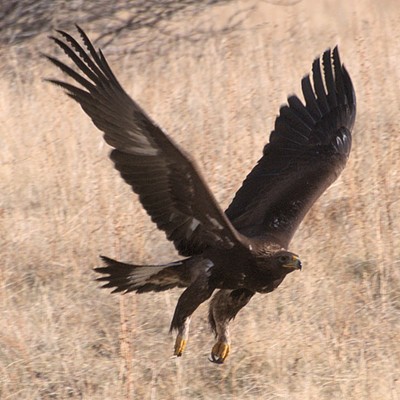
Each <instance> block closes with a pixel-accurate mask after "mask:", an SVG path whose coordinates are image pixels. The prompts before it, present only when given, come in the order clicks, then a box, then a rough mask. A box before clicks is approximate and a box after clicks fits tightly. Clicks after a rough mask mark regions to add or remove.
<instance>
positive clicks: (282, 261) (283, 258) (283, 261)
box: [278, 256, 289, 264]
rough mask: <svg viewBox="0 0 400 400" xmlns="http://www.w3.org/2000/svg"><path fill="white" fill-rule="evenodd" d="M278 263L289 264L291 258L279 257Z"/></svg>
mask: <svg viewBox="0 0 400 400" xmlns="http://www.w3.org/2000/svg"><path fill="white" fill-rule="evenodd" d="M278 261H279V262H280V263H281V264H287V263H288V262H289V256H279V258H278Z"/></svg>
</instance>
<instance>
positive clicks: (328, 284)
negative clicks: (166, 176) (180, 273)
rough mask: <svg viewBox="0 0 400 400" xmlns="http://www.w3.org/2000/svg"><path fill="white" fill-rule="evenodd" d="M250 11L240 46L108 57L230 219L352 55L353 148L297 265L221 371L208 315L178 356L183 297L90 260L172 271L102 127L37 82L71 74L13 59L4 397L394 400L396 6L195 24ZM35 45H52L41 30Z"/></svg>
mask: <svg viewBox="0 0 400 400" xmlns="http://www.w3.org/2000/svg"><path fill="white" fill-rule="evenodd" d="M249 4H253V5H255V7H256V8H255V10H254V11H253V12H251V13H250V14H249V16H248V18H247V19H246V21H245V22H244V25H243V27H242V29H241V30H240V31H237V32H235V33H233V34H228V35H226V36H216V37H215V38H210V39H209V40H207V41H205V42H204V43H189V42H187V41H179V42H177V44H176V46H175V47H174V49H173V50H172V51H170V52H168V53H167V54H166V55H164V56H162V57H161V56H160V57H151V56H150V55H144V56H143V57H135V56H133V55H126V56H119V55H118V51H113V52H112V54H111V56H110V57H109V61H110V63H111V65H112V66H113V68H114V69H115V72H116V73H117V76H118V77H119V78H120V80H121V82H122V84H123V85H124V86H125V88H126V90H127V92H128V93H130V94H131V95H132V96H133V97H134V98H135V99H136V100H138V101H139V103H140V104H141V105H142V106H143V107H144V108H145V109H146V110H147V111H148V113H149V114H150V115H151V116H153V118H154V119H156V120H157V122H158V123H159V124H160V125H161V126H163V127H164V128H165V129H166V130H167V131H168V132H169V133H170V134H171V136H173V137H174V139H176V140H177V141H178V142H179V143H181V144H182V146H183V147H184V148H185V149H186V150H188V151H189V152H190V153H192V154H193V155H194V156H195V158H196V160H197V161H198V163H199V164H200V166H201V168H202V171H203V172H204V175H205V177H206V179H207V181H208V182H209V185H210V186H211V188H212V190H213V191H214V193H215V194H216V197H217V199H218V200H219V201H220V202H221V204H222V205H223V206H224V207H225V206H227V205H228V204H229V201H230V199H231V198H232V196H233V194H234V193H235V191H236V190H237V189H238V187H239V185H240V183H241V182H242V180H243V178H244V177H245V175H246V174H247V173H248V172H249V171H250V169H251V168H252V166H253V165H254V163H255V162H256V160H257V159H258V158H259V157H260V155H261V151H262V147H263V145H264V144H265V142H266V141H267V139H268V136H269V132H270V130H271V129H272V127H273V122H274V118H275V116H276V114H277V113H278V110H279V106H280V105H281V104H282V103H284V101H285V99H286V96H287V95H288V94H290V93H293V92H296V93H299V92H300V79H301V77H302V76H303V75H304V74H305V73H307V72H308V71H309V70H310V67H311V63H312V61H313V59H314V57H316V56H318V55H319V54H321V53H322V52H323V51H324V50H325V49H326V48H327V47H330V46H334V45H335V44H336V43H339V45H340V49H341V56H342V60H343V61H344V63H345V64H346V66H347V68H348V70H349V72H350V74H351V76H352V79H353V82H354V85H355V88H356V93H357V99H358V115H357V120H356V126H355V131H354V141H353V151H352V154H351V159H350V161H349V163H348V166H347V168H346V169H345V171H344V173H343V174H342V176H341V177H340V178H339V180H338V181H337V182H336V183H335V184H334V185H333V186H332V187H331V188H330V189H329V190H328V191H327V192H326V193H325V194H324V195H323V197H322V198H321V199H320V200H319V201H318V202H317V203H316V204H315V206H314V208H313V209H312V211H311V212H310V213H309V215H308V216H307V217H306V219H305V221H304V223H303V224H302V225H301V228H300V229H299V231H298V232H297V234H296V236H295V238H294V240H293V242H292V244H291V249H292V250H293V251H294V252H296V253H298V254H300V256H301V257H302V260H303V265H304V268H303V271H302V272H297V273H293V274H291V275H290V276H289V277H287V278H286V280H285V282H284V283H283V284H282V285H281V287H280V288H279V289H278V290H276V291H275V292H273V293H271V294H269V295H258V296H256V297H255V298H254V299H253V300H252V301H251V302H250V303H249V305H248V306H247V307H246V308H245V309H244V310H243V311H242V312H241V313H240V314H239V316H238V318H237V319H236V321H235V322H234V323H233V343H232V354H231V356H230V357H229V358H228V360H227V361H226V364H225V365H222V366H217V365H213V364H211V363H210V362H209V361H208V359H207V358H208V354H209V352H210V350H211V347H212V344H213V340H214V338H213V337H212V335H211V332H210V331H209V328H208V326H207V323H206V313H207V306H201V307H200V309H199V310H198V311H197V312H196V313H195V316H194V318H193V321H192V334H191V338H190V341H189V345H188V349H187V352H186V354H184V356H183V357H182V358H181V359H173V358H171V354H172V348H173V342H174V337H173V336H171V335H169V334H168V328H169V323H170V320H171V317H172V314H173V310H174V307H175V303H176V300H177V298H178V296H179V294H180V292H181V291H180V290H174V291H170V292H165V293H160V294H144V295H127V296H119V295H110V293H109V292H108V291H106V290H100V289H99V288H98V286H99V285H98V284H97V283H96V282H95V281H94V278H95V273H94V272H93V271H92V268H93V267H95V266H97V265H98V264H99V258H98V256H99V254H104V255H107V256H110V257H115V258H119V259H122V260H129V261H134V262H137V263H152V262H158V261H160V260H161V261H169V260H173V259H174V258H175V257H176V253H175V251H174V249H173V247H172V245H170V244H169V243H167V241H166V240H165V238H164V235H163V234H162V233H160V232H158V231H157V230H156V228H155V226H153V225H152V224H151V222H150V220H149V218H148V217H147V215H146V214H145V212H144V211H143V210H142V208H141V207H140V205H139V203H138V201H137V199H136V197H135V196H134V195H133V194H132V193H131V192H130V188H129V187H128V186H127V185H125V184H124V183H123V182H122V180H121V179H120V177H119V176H118V174H117V172H115V171H114V169H113V168H112V164H111V162H110V161H109V160H108V157H107V154H108V151H109V149H108V148H107V146H106V145H105V144H104V143H103V140H102V137H101V134H100V133H99V132H98V131H97V130H96V128H95V127H94V126H93V125H92V123H91V121H90V120H89V118H87V117H86V115H85V114H84V113H83V112H82V110H81V109H80V108H79V107H78V106H77V105H76V104H75V103H74V102H72V101H71V100H70V99H69V98H68V97H67V96H64V95H62V93H61V91H60V90H59V89H57V88H55V87H51V86H50V85H49V84H46V83H44V82H43V81H42V80H41V79H42V77H60V75H61V74H60V73H59V72H58V71H56V70H55V69H54V68H52V67H51V66H50V65H48V64H47V63H46V62H45V61H44V60H43V59H39V58H37V59H32V60H30V61H28V60H24V59H21V58H19V53H18V51H17V50H16V49H14V48H10V49H9V50H8V51H7V52H2V57H3V59H2V64H3V66H4V65H5V64H7V65H8V67H7V72H4V74H2V75H1V76H0V149H1V151H0V190H1V196H0V238H1V241H0V259H1V265H0V285H1V287H0V398H1V399H10V400H11V399H12V400H16V399H18V400H31V399H87V400H89V399H90V400H100V399H102V400H103V399H111V400H112V399H124V398H129V399H134V398H135V399H152V400H155V399H160V400H163V399H182V400H183V399H268V400H278V399H289V400H304V399H329V400H330V399H346V400H347V399H357V400H358V399H376V400H382V399H388V400H399V399H400V201H399V197H400V196H399V195H400V136H399V135H400V122H399V110H400V83H399V82H400V6H399V4H398V1H397V0H392V1H390V0H382V1H379V2H378V1H376V0H360V1H353V2H352V1H347V0H336V1H330V0H321V1H313V0H303V1H300V2H298V3H297V4H295V5H292V6H282V5H281V6H277V5H274V4H269V3H268V2H261V1H260V2H257V4H256V3H251V2H250V1H242V2H240V1H233V2H232V3H230V4H228V5H227V6H224V7H223V8H221V7H219V8H211V9H210V11H209V13H208V14H207V15H205V14H202V15H201V16H198V17H196V18H206V19H207V20H212V19H214V20H215V21H218V20H219V19H220V18H222V17H223V14H224V12H227V10H232V9H233V10H235V9H237V10H240V9H242V8H243V9H244V8H246V7H248V5H249ZM191 23H192V21H190V20H187V21H186V22H185V21H180V22H179V24H178V23H177V27H176V29H177V30H180V31H182V32H184V31H185V29H187V28H188V26H189V25H190V24H191ZM70 30H71V31H73V30H74V28H73V26H71V29H70ZM89 33H90V32H89ZM35 45H36V46H40V48H41V49H42V50H43V49H45V51H47V52H51V53H52V54H54V53H55V50H54V48H52V47H51V46H50V43H49V41H48V40H47V38H46V37H45V36H41V37H40V38H38V39H37V40H36V42H35ZM106 54H107V51H106ZM10 65H11V66H12V70H13V71H12V73H10V69H9V66H10ZM4 68H5V67H4Z"/></svg>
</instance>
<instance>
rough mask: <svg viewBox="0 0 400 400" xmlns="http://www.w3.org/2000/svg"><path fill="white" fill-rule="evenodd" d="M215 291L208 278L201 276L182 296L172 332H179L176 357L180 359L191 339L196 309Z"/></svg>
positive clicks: (172, 323)
mask: <svg viewBox="0 0 400 400" xmlns="http://www.w3.org/2000/svg"><path fill="white" fill-rule="evenodd" d="M213 291H214V287H211V286H210V285H209V283H208V277H205V276H200V277H199V278H197V279H196V280H195V281H194V282H193V283H192V284H191V285H190V286H189V287H188V288H187V289H186V290H185V291H184V292H183V293H182V294H181V297H180V298H179V300H178V304H177V305H176V308H175V313H174V317H173V318H172V322H171V328H170V331H173V330H177V331H178V334H177V336H176V340H175V348H174V355H175V356H177V357H180V356H181V355H182V353H183V351H184V350H185V347H186V344H187V341H188V338H189V324H190V317H191V315H192V314H193V312H194V311H195V310H196V308H197V307H198V306H199V305H200V304H201V303H203V302H204V301H206V300H207V299H209V298H210V296H211V295H212V293H213Z"/></svg>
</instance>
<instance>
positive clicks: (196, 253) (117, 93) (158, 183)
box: [47, 27, 356, 363]
mask: <svg viewBox="0 0 400 400" xmlns="http://www.w3.org/2000/svg"><path fill="white" fill-rule="evenodd" d="M78 31H79V33H80V35H81V37H82V40H83V42H84V44H85V46H86V48H87V51H85V50H84V49H83V48H82V47H81V45H80V44H79V43H78V42H77V41H76V40H75V39H74V38H73V37H71V36H70V35H69V34H67V33H65V32H62V31H58V32H59V33H60V35H61V36H62V37H63V38H64V39H65V41H66V42H67V43H68V44H66V43H64V42H63V41H61V40H59V39H57V38H52V39H53V40H54V41H55V42H56V43H57V44H58V45H59V46H60V47H61V48H62V49H63V50H64V52H65V53H66V54H67V55H68V56H69V57H70V58H71V59H72V61H73V62H74V63H75V65H76V66H77V67H78V69H79V70H80V74H79V73H77V72H75V71H74V70H73V69H71V68H70V67H68V66H67V65H65V64H63V63H62V62H60V61H58V60H57V59H55V58H53V57H50V56H47V57H48V59H49V60H50V61H51V62H52V63H53V64H55V65H56V66H57V67H59V68H60V69H61V70H62V71H64V72H65V73H66V74H67V75H69V76H70V77H71V78H73V79H74V80H75V81H76V82H78V83H79V84H80V85H81V86H82V87H83V89H81V88H79V87H77V86H74V85H71V84H69V83H66V82H63V81H59V80H54V79H51V80H50V81H51V82H52V83H55V84H57V85H59V86H61V87H63V88H64V89H66V91H67V94H68V95H69V96H71V97H72V98H73V99H74V100H76V101H77V102H78V103H79V104H80V105H81V106H82V108H83V110H84V111H85V112H86V113H87V114H88V115H89V116H90V117H91V119H92V120H93V122H94V124H95V125H96V126H97V127H98V128H99V129H100V130H102V131H103V132H104V139H105V141H106V142H107V143H108V144H109V145H110V146H111V147H113V148H114V150H113V151H112V152H111V155H110V157H111V159H112V161H113V162H114V165H115V168H116V169H117V170H118V171H119V172H120V174H121V176H122V178H123V179H124V180H125V181H126V182H127V183H128V184H129V185H130V186H131V187H132V189H133V191H134V192H136V193H137V194H138V195H139V200H140V201H141V203H142V205H143V207H144V208H145V209H146V211H147V213H148V214H149V215H150V217H151V219H152V221H153V222H154V223H155V224H156V225H157V227H158V228H159V229H161V230H163V231H164V232H165V233H166V236H167V238H168V239H169V240H171V241H172V242H173V243H174V245H175V247H176V249H177V250H178V252H179V253H180V255H182V256H185V257H187V258H184V259H181V260H178V261H175V262H172V263H169V264H165V265H136V264H125V263H121V262H118V261H115V260H112V259H110V258H107V257H103V260H104V262H105V266H104V267H100V268H96V271H97V272H99V273H102V274H105V276H103V277H101V278H99V280H100V281H106V282H107V283H106V284H105V285H104V287H113V288H114V292H124V293H126V292H130V291H136V292H137V293H143V292H149V291H161V290H167V289H171V288H174V287H184V288H186V289H185V291H184V292H183V293H182V295H181V297H180V298H179V300H178V304H177V306H176V309H175V314H174V317H173V320H172V323H171V329H176V330H177V331H178V335H177V339H176V344H175V355H177V356H180V355H181V354H182V352H183V350H184V348H185V345H186V342H187V338H188V329H189V322H190V317H191V315H192V313H193V312H194V311H195V309H196V308H197V307H198V306H199V305H200V304H201V303H202V302H204V301H205V300H207V299H208V298H210V296H212V295H213V293H214V291H215V290H216V289H218V291H217V292H216V293H215V294H214V296H213V298H212V299H211V302H210V311H209V322H210V325H211V328H212V329H213V330H214V332H215V334H216V336H217V343H216V344H215V346H214V347H213V349H212V352H211V357H212V361H214V362H219V363H222V362H223V361H224V360H225V358H226V357H227V355H228V353H229V349H230V341H229V322H230V320H231V319H232V318H234V317H235V316H236V314H237V313H238V312H239V311H240V309H241V308H242V307H244V306H245V305H246V304H247V303H248V302H249V300H250V299H251V297H252V296H253V295H254V294H255V293H268V292H271V291H272V290H274V289H275V288H277V287H278V286H279V285H280V283H281V282H282V281H283V279H284V278H285V276H286V275H287V274H288V273H290V272H292V271H294V270H297V269H300V268H301V262H300V260H299V258H298V256H297V255H295V254H294V253H291V252H289V251H288V250H287V249H288V246H289V243H290V241H291V239H292V237H293V235H294V233H295V231H296V229H297V227H298V226H299V224H300V222H301V221H302V219H303V218H304V216H305V215H306V213H307V212H308V210H309V209H310V207H311V206H312V205H313V203H314V202H315V201H316V199H317V198H318V197H319V196H320V195H321V194H322V193H323V192H324V191H325V190H326V188H327V187H328V186H329V185H331V183H332V182H333V181H334V180H335V179H336V178H337V177H338V176H339V174H340V173H341V171H342V170H343V168H344V166H345V164H346V162H347V159H348V156H349V153H350V149H351V130H352V128H353V124H354V120H355V114H356V102H355V95H354V90H353V86H352V83H351V80H350V77H349V75H348V73H347V71H346V70H345V68H344V67H343V65H342V64H341V62H340V58H339V52H338V49H337V47H336V48H335V49H334V50H333V51H330V50H327V51H326V52H325V53H324V55H323V57H322V63H321V61H320V60H319V59H317V60H315V61H314V63H313V68H312V70H313V85H312V84H311V79H310V77H309V76H308V75H307V76H305V77H304V78H303V80H302V90H303V94H304V98H305V105H304V104H303V103H302V102H301V101H300V100H299V98H298V97H296V96H290V97H289V98H288V105H287V106H283V107H281V109H280V115H279V116H278V117H277V119H276V122H275V130H274V131H273V132H272V133H271V136H270V141H269V143H268V144H267V145H266V146H265V147H264V151H263V156H262V157H261V159H260V160H259V161H258V163H257V165H256V166H255V167H254V168H253V170H252V171H251V172H250V174H249V175H248V176H247V178H246V179H245V181H244V182H243V185H242V187H241V188H240V189H239V191H238V192H237V193H236V195H235V197H234V199H233V201H232V203H231V204H230V206H229V207H228V209H227V210H226V211H225V213H224V212H223V211H222V210H221V209H220V207H219V205H218V203H217V202H216V200H215V198H214V196H213V195H212V193H211V191H210V190H209V189H208V187H207V185H206V183H205V182H204V180H203V178H202V176H201V174H200V172H199V171H198V168H197V167H196V163H195V162H194V160H192V159H191V158H190V156H188V155H187V154H186V153H185V152H183V151H182V150H181V149H180V148H179V146H178V145H177V144H175V143H174V142H173V140H172V139H171V138H170V137H169V136H168V135H167V134H166V133H165V132H164V131H163V130H162V129H161V128H160V127H158V126H157V125H156V124H155V123H154V122H153V121H152V120H151V119H150V117H148V116H147V115H146V114H145V112H144V111H143V110H142V109H141V108H140V107H139V106H138V104H137V103H136V102H134V101H133V100H132V99H131V98H130V97H129V96H128V95H127V94H126V93H125V91H124V90H123V89H122V87H121V86H120V84H119V83H118V81H117V79H116V78H115V76H114V74H113V73H112V71H111V69H110V67H109V65H108V64H107V61H106V60H105V58H104V56H103V54H102V53H101V51H98V52H96V51H95V49H94V48H93V46H92V44H91V42H90V40H89V39H88V37H87V36H86V34H85V33H84V32H83V31H82V29H80V28H79V27H78ZM321 64H322V66H323V72H322V71H321Z"/></svg>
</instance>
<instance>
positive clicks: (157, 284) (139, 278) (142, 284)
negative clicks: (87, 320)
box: [94, 256, 187, 293]
mask: <svg viewBox="0 0 400 400" xmlns="http://www.w3.org/2000/svg"><path fill="white" fill-rule="evenodd" d="M101 259H102V260H103V262H104V264H105V266H104V267H98V268H95V269H94V270H95V271H96V272H98V273H100V274H104V275H105V276H102V277H100V278H97V280H98V281H101V282H106V283H105V284H104V285H103V286H102V287H103V288H114V290H113V291H112V293H116V292H123V293H127V292H132V291H135V292H137V293H144V292H151V291H154V292H160V291H162V290H168V289H171V288H173V287H185V286H187V284H186V283H185V282H184V280H183V279H182V276H183V275H184V264H185V260H182V261H177V262H173V263H169V264H164V265H134V264H126V263H122V262H119V261H116V260H113V259H111V258H108V257H104V256H101Z"/></svg>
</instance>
